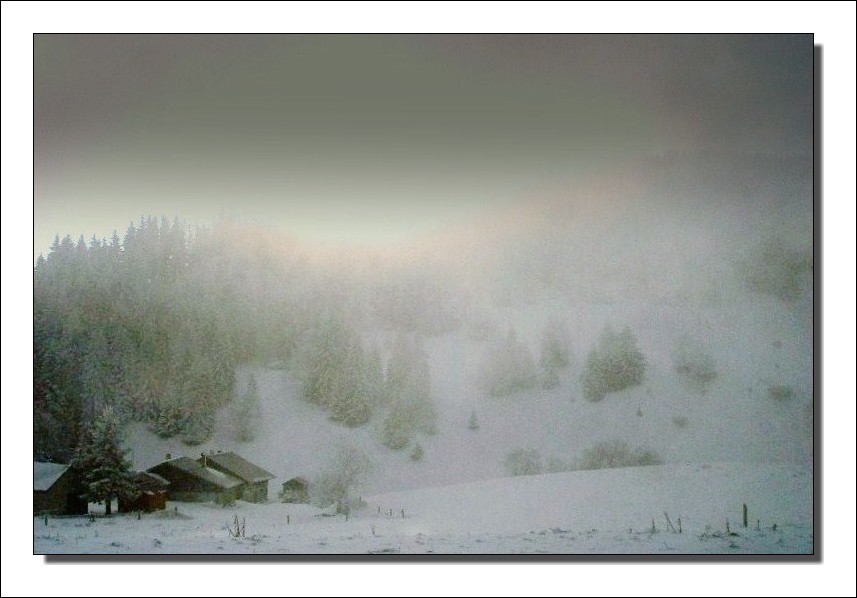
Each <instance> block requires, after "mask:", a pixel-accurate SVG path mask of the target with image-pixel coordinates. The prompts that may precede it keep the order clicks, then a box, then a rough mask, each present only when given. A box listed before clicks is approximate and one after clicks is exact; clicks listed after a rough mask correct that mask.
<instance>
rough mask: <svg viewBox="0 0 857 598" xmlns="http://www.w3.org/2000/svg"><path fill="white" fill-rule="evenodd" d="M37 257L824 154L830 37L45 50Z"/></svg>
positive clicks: (74, 44) (459, 206)
mask: <svg viewBox="0 0 857 598" xmlns="http://www.w3.org/2000/svg"><path fill="white" fill-rule="evenodd" d="M34 60H35V67H34V68H35V247H34V250H35V252H36V253H38V252H40V251H45V250H46V249H47V247H48V246H49V244H50V242H51V240H52V239H53V236H54V234H57V233H59V234H61V235H64V234H66V233H70V234H72V235H74V236H76V235H78V234H81V233H83V234H84V235H85V236H86V237H87V238H89V237H90V236H91V235H92V234H96V235H98V236H99V237H101V236H109V235H110V233H111V232H112V231H113V229H117V230H118V231H119V233H120V235H122V234H123V233H124V229H125V228H126V227H127V225H128V224H129V223H130V222H131V221H132V220H134V221H136V220H137V219H139V217H140V216H141V215H143V214H153V215H160V214H165V215H167V216H169V217H171V216H173V215H178V216H181V217H184V218H187V219H189V220H192V221H207V220H211V219H212V218H215V217H217V216H218V215H220V214H232V215H238V216H241V217H244V218H247V219H249V220H251V221H258V222H260V223H264V224H267V225H272V226H275V227H278V228H281V229H282V230H285V231H288V232H291V233H295V234H297V235H299V236H301V237H304V238H307V239H312V240H332V241H350V242H361V243H376V242H377V243H385V242H390V241H396V240H400V239H406V238H411V237H412V236H414V235H420V234H424V233H429V232H432V231H435V230H438V229H440V228H443V227H445V226H448V225H450V224H451V223H454V222H458V221H461V219H463V218H466V217H472V216H473V215H474V214H477V213H478V212H479V211H480V210H490V209H492V208H494V207H496V206H498V205H500V204H503V203H507V202H515V201H521V198H523V197H525V196H527V194H529V193H532V192H533V191H534V190H537V189H539V188H540V187H542V186H547V185H549V184H550V182H552V181H557V180H563V179H569V178H573V177H574V175H575V174H576V173H579V172H582V171H585V170H586V169H587V168H589V167H590V166H592V165H594V164H598V165H603V164H609V163H611V161H616V162H617V163H619V162H620V161H621V160H622V159H623V158H626V157H628V156H633V155H639V154H641V153H650V152H670V151H693V150H714V151H722V150H727V151H734V152H764V153H769V154H789V155H793V154H806V155H809V154H810V152H811V149H812V38H811V36H808V35H804V36H774V35H761V36H676V35H671V36H645V35H631V36H568V35H534V36H531V35H490V36H489V35H478V36H392V35H383V36H378V35H376V36H360V35H348V36H322V35H296V36H268V35H241V36H214V35H183V36H170V35H132V36H115V35H98V36H87V35H37V36H35V55H34Z"/></svg>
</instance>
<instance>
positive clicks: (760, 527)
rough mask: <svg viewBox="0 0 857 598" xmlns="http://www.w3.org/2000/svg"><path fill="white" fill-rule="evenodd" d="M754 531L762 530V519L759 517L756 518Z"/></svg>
mask: <svg viewBox="0 0 857 598" xmlns="http://www.w3.org/2000/svg"><path fill="white" fill-rule="evenodd" d="M756 531H757V532H760V531H762V521H761V520H760V519H756Z"/></svg>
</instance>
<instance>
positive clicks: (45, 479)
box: [33, 461, 69, 492]
mask: <svg viewBox="0 0 857 598" xmlns="http://www.w3.org/2000/svg"><path fill="white" fill-rule="evenodd" d="M68 467H69V466H68V465H63V464H62V463H42V462H40V461H33V490H39V491H42V492H44V491H45V490H49V489H50V487H51V486H53V485H54V484H56V482H57V480H58V479H60V478H61V477H62V474H64V473H65V472H66V471H68Z"/></svg>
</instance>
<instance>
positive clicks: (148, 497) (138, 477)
mask: <svg viewBox="0 0 857 598" xmlns="http://www.w3.org/2000/svg"><path fill="white" fill-rule="evenodd" d="M132 482H133V483H134V486H135V487H136V489H137V492H138V494H137V497H136V498H131V497H129V496H120V497H119V512H120V513H131V512H134V511H145V512H146V513H151V512H152V511H163V510H164V509H166V508H167V489H168V488H169V485H170V483H169V481H167V480H166V479H164V478H163V477H161V476H159V475H158V474H156V473H149V472H147V471H138V472H137V473H135V474H134V477H133V478H132Z"/></svg>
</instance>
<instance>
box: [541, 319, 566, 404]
mask: <svg viewBox="0 0 857 598" xmlns="http://www.w3.org/2000/svg"><path fill="white" fill-rule="evenodd" d="M569 345H570V340H569V333H568V329H567V328H566V327H565V325H564V324H563V323H562V322H558V321H551V322H549V323H548V326H547V328H545V331H544V334H543V336H542V346H541V352H540V354H539V366H540V367H541V378H542V388H545V389H551V388H556V387H557V386H559V383H560V371H561V370H563V369H565V368H567V367H568V364H569V361H570V356H569V354H570V349H569Z"/></svg>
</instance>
